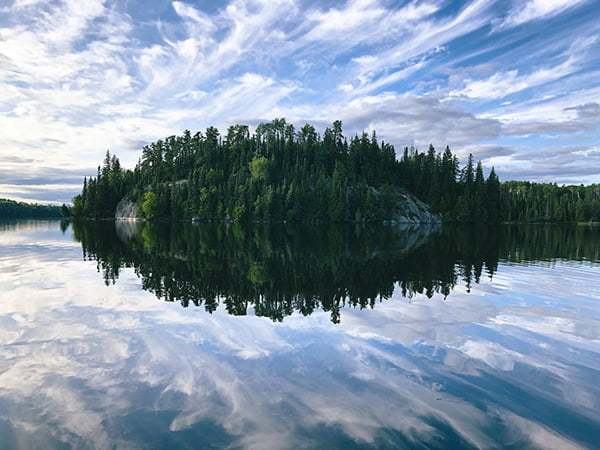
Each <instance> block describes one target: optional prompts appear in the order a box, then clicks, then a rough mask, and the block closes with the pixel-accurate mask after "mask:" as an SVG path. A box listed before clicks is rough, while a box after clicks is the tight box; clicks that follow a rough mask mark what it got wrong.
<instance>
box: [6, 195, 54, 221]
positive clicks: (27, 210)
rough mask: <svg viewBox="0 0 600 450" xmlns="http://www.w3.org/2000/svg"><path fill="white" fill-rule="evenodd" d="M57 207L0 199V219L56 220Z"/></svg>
mask: <svg viewBox="0 0 600 450" xmlns="http://www.w3.org/2000/svg"><path fill="white" fill-rule="evenodd" d="M60 217H61V209H59V208H58V206H51V205H38V204H37V203H34V204H32V203H24V202H16V201H14V200H7V199H4V198H0V219H58V218H60Z"/></svg>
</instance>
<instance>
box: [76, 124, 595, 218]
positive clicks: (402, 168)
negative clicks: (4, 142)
mask: <svg viewBox="0 0 600 450" xmlns="http://www.w3.org/2000/svg"><path fill="white" fill-rule="evenodd" d="M515 183H516V184H515ZM149 189H150V190H151V191H152V192H153V194H154V196H153V197H152V198H151V199H149V198H148V197H147V194H143V193H144V192H146V191H148V190H149ZM404 192H408V193H410V194H412V195H414V196H416V197H417V198H419V199H420V200H422V201H423V202H425V203H427V204H429V205H430V206H431V207H432V209H433V211H434V212H436V213H440V214H443V217H444V219H445V220H446V221H449V222H471V223H497V222H501V221H544V222H564V221H589V220H598V217H599V216H600V213H599V212H598V211H599V208H600V207H599V205H598V201H599V200H598V196H599V194H598V187H597V186H588V187H583V186H581V187H558V186H556V185H536V184H533V183H521V184H519V183H517V182H510V183H504V184H502V183H500V181H499V180H498V177H497V176H496V173H495V171H494V170H493V169H492V170H491V172H490V174H489V175H488V178H487V180H486V178H485V176H484V172H483V168H482V166H481V163H480V162H478V163H476V162H475V160H474V158H473V155H469V159H468V161H467V163H466V165H465V166H464V167H463V168H462V169H461V168H460V165H459V161H458V158H457V157H456V156H455V155H453V153H452V152H451V150H450V148H448V147H446V148H445V150H444V152H442V153H438V152H436V150H435V148H434V147H433V146H429V148H428V150H427V152H424V153H423V152H419V151H418V150H417V149H415V148H411V149H408V148H405V149H404V152H403V154H402V156H401V157H400V159H398V158H396V152H395V150H394V147H393V146H391V145H390V144H387V143H385V142H383V141H382V142H379V140H378V139H377V136H376V134H375V133H374V132H373V133H372V134H371V135H369V134H367V133H362V134H361V135H360V136H354V137H352V138H351V139H350V140H349V142H348V139H347V138H346V137H344V135H343V130H342V122H341V121H335V122H333V126H332V127H331V128H327V129H326V130H325V132H324V133H323V136H322V137H321V136H319V134H318V133H317V132H316V130H315V128H314V127H313V126H312V125H310V124H305V125H304V126H303V127H302V128H301V129H300V130H299V131H295V129H294V127H293V126H292V125H291V124H288V123H287V122H286V120H285V119H282V118H280V119H274V120H273V121H272V122H269V123H262V124H260V125H258V126H257V127H256V132H255V133H254V134H251V133H250V130H249V127H248V126H247V125H233V126H231V127H229V129H228V131H227V136H226V137H225V139H222V138H221V136H220V133H219V131H218V130H217V129H216V128H213V127H209V128H207V129H206V131H205V132H204V133H202V132H197V133H196V134H194V135H192V134H191V133H190V132H189V131H185V132H184V133H183V135H182V136H170V137H167V138H166V139H164V140H158V141H156V142H153V143H151V144H149V145H146V146H144V148H143V149H142V157H141V159H140V162H139V163H138V165H137V166H136V167H135V169H134V170H133V171H131V170H123V169H122V168H121V166H120V163H119V160H118V159H117V158H116V157H115V156H114V155H112V156H111V155H110V153H109V152H107V153H106V157H105V159H104V162H103V165H102V166H101V167H98V174H97V177H95V178H94V177H93V178H90V179H89V180H84V185H83V190H82V192H81V194H80V195H78V196H76V197H75V198H74V199H73V208H72V211H71V212H72V214H73V215H74V216H75V217H87V218H103V217H114V213H115V208H116V205H117V203H118V202H119V201H120V200H121V199H122V198H123V197H124V196H125V195H128V196H129V198H130V199H132V200H133V201H136V202H138V204H139V205H140V210H141V211H142V214H143V215H144V216H145V217H147V218H172V219H189V218H192V217H200V218H201V219H202V220H207V221H273V220H275V221H282V220H286V221H293V222H315V221H369V222H377V221H385V220H393V219H394V218H395V217H394V213H395V211H396V208H395V204H397V202H398V201H399V198H400V194H402V193H404Z"/></svg>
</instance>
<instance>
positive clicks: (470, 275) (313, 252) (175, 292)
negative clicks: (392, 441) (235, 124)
mask: <svg viewBox="0 0 600 450" xmlns="http://www.w3.org/2000/svg"><path fill="white" fill-rule="evenodd" d="M73 227H74V236H75V238H76V239H77V240H78V241H80V242H81V243H82V247H83V254H84V258H86V259H92V260H95V261H97V263H98V270H99V272H101V273H102V275H103V277H104V280H105V282H106V283H107V284H109V283H114V282H115V281H116V279H117V278H118V277H119V271H120V269H121V268H123V267H133V268H134V269H135V272H136V274H137V275H138V276H139V277H140V278H141V280H142V287H143V289H145V290H148V291H151V292H153V293H154V294H155V295H156V296H157V297H159V298H162V299H164V300H166V301H178V302H180V303H181V304H182V305H183V306H188V305H189V304H190V303H191V304H193V305H196V306H199V305H203V306H204V308H205V309H206V310H207V311H208V312H213V311H215V310H216V308H217V307H218V306H219V305H220V304H222V305H224V307H225V308H226V310H227V311H228V312H229V313H230V314H234V315H244V314H246V313H247V311H248V309H249V308H252V309H253V310H254V313H255V314H256V315H258V316H266V317H269V318H271V319H272V320H274V321H281V320H283V319H284V318H285V317H286V316H289V315H290V314H292V313H293V312H294V311H297V312H299V313H301V314H304V315H309V314H312V313H313V312H314V311H316V310H319V309H321V310H324V311H328V312H329V313H330V314H331V320H332V321H333V322H339V320H340V310H341V309H342V308H343V307H344V306H348V305H349V306H352V307H360V308H365V307H370V308H373V307H374V306H375V304H376V303H378V302H380V301H382V300H385V299H388V298H389V297H391V295H392V293H393V291H394V287H395V286H396V285H397V286H398V287H399V289H400V290H401V292H402V294H403V295H404V296H405V297H407V298H411V297H412V296H414V295H415V294H416V293H419V294H425V295H427V296H428V297H432V296H433V295H434V294H435V293H441V294H442V295H444V296H447V295H448V294H449V293H450V292H451V290H452V289H453V288H454V287H455V286H456V285H457V283H459V282H464V283H465V285H466V287H467V289H470V287H471V285H472V284H473V283H478V282H479V280H480V278H481V276H482V275H484V276H489V277H492V276H493V275H494V273H495V272H496V270H497V268H498V263H499V261H509V262H515V263H523V262H527V261H535V260H552V259H554V258H567V259H577V260H580V259H592V260H598V256H599V255H598V252H599V250H598V248H599V246H598V234H599V233H598V230H593V229H586V228H581V227H579V228H574V227H559V226H556V227H536V226H527V227H456V228H453V227H446V228H444V229H443V230H441V229H439V228H432V227H428V226H415V227H392V226H368V227H364V226H355V225H322V226H317V225H315V226H306V225H303V226H296V225H289V224H287V225H284V224H279V225H267V224H254V225H241V224H202V225H192V224H187V223H174V224H168V223H154V222H141V223H140V222H116V223H113V222H84V223H78V222H75V223H74V224H73Z"/></svg>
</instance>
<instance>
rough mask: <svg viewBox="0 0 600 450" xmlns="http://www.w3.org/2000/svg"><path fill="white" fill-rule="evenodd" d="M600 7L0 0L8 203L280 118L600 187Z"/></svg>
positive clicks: (550, 1) (3, 188)
mask: <svg viewBox="0 0 600 450" xmlns="http://www.w3.org/2000/svg"><path fill="white" fill-rule="evenodd" d="M598 23H600V2H599V1H598V0H571V1H568V0H520V1H516V0H515V1H493V0H473V1H464V2H458V1H444V0H441V1H436V0H429V1H427V0H424V1H416V2H412V1H386V0H354V1H314V0H269V1H267V0H231V1H222V2H217V1H208V0H197V1H188V2H183V1H167V0H156V1H142V0H127V1H123V0H85V1H81V0H48V1H41V0H14V1H11V0H8V1H7V0H0V130H1V132H0V197H7V198H12V199H16V200H26V201H38V202H44V203H45V202H56V203H62V202H69V201H70V199H71V198H72V197H73V196H74V195H75V194H77V193H78V192H79V191H80V188H81V183H82V180H83V177H84V176H90V175H94V174H95V170H96V169H95V168H96V167H97V165H98V164H99V163H100V162H101V160H102V158H103V156H104V154H105V152H106V150H107V149H110V151H111V153H115V154H117V156H118V157H119V158H120V159H121V162H122V163H123V165H124V166H126V167H130V168H132V167H133V166H134V165H135V163H136V161H137V160H138V158H139V156H140V154H141V152H140V149H141V147H142V145H144V144H145V143H148V142H151V141H154V140H157V139H159V138H163V137H166V136H169V135H172V134H180V133H181V132H182V131H183V130H185V129H189V130H191V131H192V132H195V131H197V130H204V129H206V128H207V127H208V126H216V127H217V128H219V129H220V130H221V132H223V133H224V132H226V129H227V127H228V126H229V125H231V124H235V123H245V124H248V125H251V126H255V125H256V124H258V123H260V122H266V121H270V120H272V119H273V118H275V117H285V118H286V119H287V120H288V122H292V123H294V124H296V125H298V126H301V125H302V124H304V123H306V122H310V123H312V124H313V125H315V126H317V128H318V129H319V130H320V131H322V130H323V129H324V128H325V127H326V126H328V125H329V124H331V122H332V121H333V120H337V119H339V120H342V121H343V124H344V134H345V135H346V136H347V137H351V136H353V135H354V134H357V133H361V132H362V131H363V130H367V131H370V130H373V129H374V130H376V131H377V133H378V136H379V137H380V138H381V139H383V140H385V141H386V142H390V143H392V144H394V145H395V147H396V150H397V152H398V153H400V152H401V150H402V149H403V148H404V146H407V145H411V144H414V145H415V146H416V147H417V148H419V149H423V150H426V149H427V147H428V146H429V144H430V143H432V144H433V145H434V146H435V147H436V148H437V149H438V150H442V149H443V148H444V147H445V146H446V145H449V146H450V148H451V149H452V150H453V151H455V152H456V153H457V154H458V155H459V157H461V161H464V160H465V159H466V156H467V155H468V154H469V153H473V155H474V157H475V159H476V160H481V161H482V163H483V164H484V167H486V168H487V169H489V168H490V167H491V166H495V168H496V172H497V173H498V175H499V176H500V179H501V180H503V181H506V180H510V179H521V180H530V181H538V182H557V183H559V184H565V183H566V184H580V183H586V184H587V183H599V182H600V26H598Z"/></svg>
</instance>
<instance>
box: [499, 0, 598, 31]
mask: <svg viewBox="0 0 600 450" xmlns="http://www.w3.org/2000/svg"><path fill="white" fill-rule="evenodd" d="M586 1H587V0H529V1H527V2H526V3H525V2H516V5H517V6H515V7H514V8H513V9H512V10H511V11H510V12H509V13H508V16H507V17H506V18H505V19H504V20H503V21H502V22H501V23H500V25H499V28H507V27H516V26H518V25H522V24H524V23H527V22H530V21H532V20H538V19H541V18H548V17H552V16H555V15H557V14H560V13H562V12H564V11H566V10H568V9H570V8H573V7H575V6H578V5H581V4H583V3H584V2H586Z"/></svg>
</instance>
